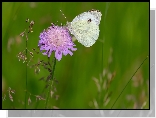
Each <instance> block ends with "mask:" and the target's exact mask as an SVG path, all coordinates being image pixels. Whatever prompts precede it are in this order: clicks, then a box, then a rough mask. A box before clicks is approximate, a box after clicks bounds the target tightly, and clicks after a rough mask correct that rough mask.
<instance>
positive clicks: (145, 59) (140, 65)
mask: <svg viewBox="0 0 156 118" xmlns="http://www.w3.org/2000/svg"><path fill="white" fill-rule="evenodd" d="M147 58H148V56H147V57H146V58H145V59H144V61H143V62H142V63H141V64H140V66H139V67H138V68H137V70H136V71H135V72H134V74H133V75H132V77H131V78H130V79H129V81H128V82H127V84H126V86H125V87H124V89H123V90H122V91H121V93H120V94H119V96H118V97H117V99H116V100H115V102H114V104H113V105H112V107H111V109H112V108H113V106H114V105H115V103H116V102H117V100H118V99H119V97H120V96H121V94H122V93H123V91H124V90H125V88H126V87H127V85H128V84H129V82H130V81H131V80H132V78H133V77H134V75H135V74H136V72H137V71H138V70H139V69H140V67H141V66H142V65H143V63H144V62H145V61H146V60H147Z"/></svg>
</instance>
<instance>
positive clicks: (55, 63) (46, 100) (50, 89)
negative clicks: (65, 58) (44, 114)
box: [45, 57, 56, 109]
mask: <svg viewBox="0 0 156 118" xmlns="http://www.w3.org/2000/svg"><path fill="white" fill-rule="evenodd" d="M55 65H56V58H55V57H54V64H53V69H52V76H51V83H50V86H49V91H48V96H47V99H46V103H45V109H46V108H47V104H48V99H49V95H50V90H51V87H52V84H53V77H54V71H55Z"/></svg>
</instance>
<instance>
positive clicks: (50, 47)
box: [38, 24, 77, 61]
mask: <svg viewBox="0 0 156 118" xmlns="http://www.w3.org/2000/svg"><path fill="white" fill-rule="evenodd" d="M39 37H40V40H39V44H38V46H39V47H40V51H43V50H45V52H43V53H42V54H43V55H48V57H50V55H51V53H52V51H55V57H56V59H57V60H58V61H60V60H61V58H62V54H64V55H67V54H70V55H71V56H72V55H73V53H72V52H71V51H75V50H77V49H76V48H73V46H75V44H74V43H73V42H72V37H71V36H70V34H69V31H68V29H67V28H66V27H63V26H55V25H54V24H52V26H50V27H49V28H48V29H46V30H44V31H43V32H42V33H40V36H39ZM69 49H70V50H71V51H70V50H69Z"/></svg>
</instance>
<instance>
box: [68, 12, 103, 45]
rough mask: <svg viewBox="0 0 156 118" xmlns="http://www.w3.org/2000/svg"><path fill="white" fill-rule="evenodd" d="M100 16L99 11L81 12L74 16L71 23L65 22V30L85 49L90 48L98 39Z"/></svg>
mask: <svg viewBox="0 0 156 118" xmlns="http://www.w3.org/2000/svg"><path fill="white" fill-rule="evenodd" d="M101 16H102V14H101V12H100V11H99V10H89V11H87V12H83V13H81V14H79V15H78V16H76V17H75V18H74V19H73V21H72V22H67V28H68V30H69V31H70V33H71V34H72V35H74V36H75V38H76V39H77V40H78V42H80V43H81V44H82V45H84V46H85V47H90V46H92V45H93V44H94V43H95V42H96V40H97V39H98V37H99V32H100V30H99V24H100V20H101Z"/></svg>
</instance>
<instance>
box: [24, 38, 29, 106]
mask: <svg viewBox="0 0 156 118" xmlns="http://www.w3.org/2000/svg"><path fill="white" fill-rule="evenodd" d="M26 58H27V39H26ZM27 64H28V62H27V60H26V79H25V89H26V90H25V109H26V105H27V99H26V98H27Z"/></svg>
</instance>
